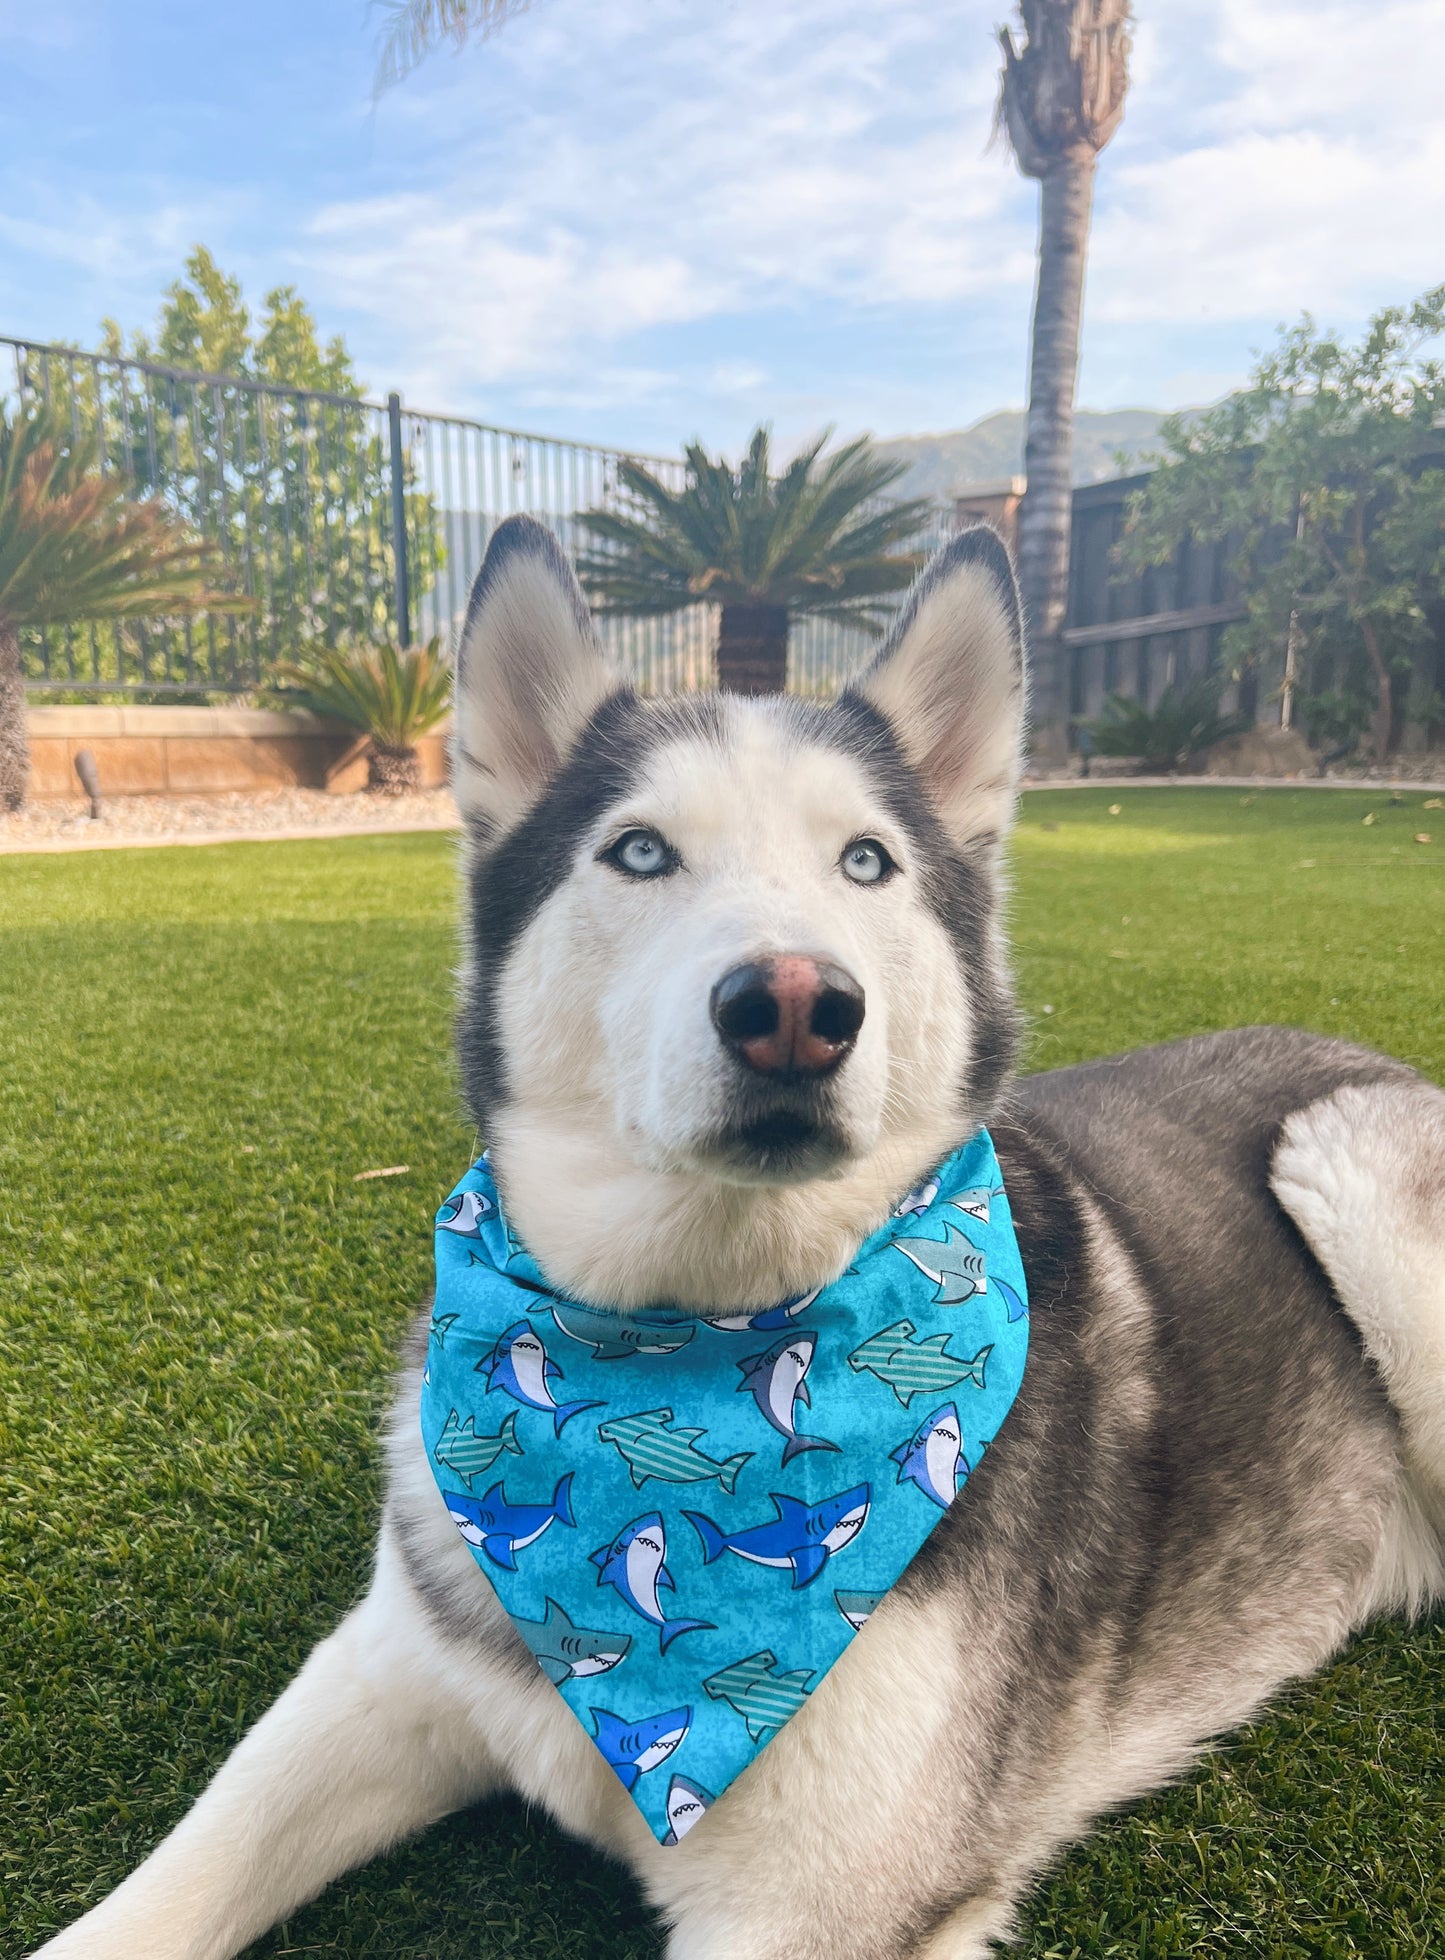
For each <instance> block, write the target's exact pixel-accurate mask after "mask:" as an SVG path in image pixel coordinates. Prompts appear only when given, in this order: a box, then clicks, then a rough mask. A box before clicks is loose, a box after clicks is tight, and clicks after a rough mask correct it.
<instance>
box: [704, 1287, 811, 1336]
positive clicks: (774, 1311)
mask: <svg viewBox="0 0 1445 1960" xmlns="http://www.w3.org/2000/svg"><path fill="white" fill-rule="evenodd" d="M822 1290H823V1289H822V1287H821V1286H815V1287H814V1288H813V1290H812V1292H811V1293H795V1294H794V1295H793V1297H792V1299H790V1300H781V1301H779V1303H778V1305H777V1306H775V1307H764V1308H763V1309H762V1311H761V1312H760V1313H733V1314H724V1315H722V1316H721V1317H719V1318H716V1319H714V1318H712V1317H710V1316H707V1315H704V1319H705V1320H706V1322H707V1325H708V1326H709V1327H715V1328H717V1330H718V1332H719V1333H720V1334H776V1333H779V1332H780V1331H781V1330H782V1329H783V1328H785V1327H786V1326H787V1324H788V1322H789V1321H790V1320H796V1319H797V1317H798V1315H799V1314H800V1313H806V1312H807V1310H808V1308H809V1307H811V1306H812V1304H813V1302H814V1301H815V1300H816V1299H817V1297H818V1295H819V1294H820V1293H821V1292H822Z"/></svg>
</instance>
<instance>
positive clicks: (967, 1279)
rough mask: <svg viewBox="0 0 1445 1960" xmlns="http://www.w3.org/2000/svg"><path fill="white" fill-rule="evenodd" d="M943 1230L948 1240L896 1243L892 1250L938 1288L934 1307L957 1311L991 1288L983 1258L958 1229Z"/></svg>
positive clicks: (907, 1240)
mask: <svg viewBox="0 0 1445 1960" xmlns="http://www.w3.org/2000/svg"><path fill="white" fill-rule="evenodd" d="M943 1229H944V1231H945V1233H946V1234H947V1237H946V1238H942V1239H895V1240H894V1241H893V1246H894V1250H895V1251H897V1252H901V1253H902V1254H903V1256H904V1258H905V1259H911V1260H912V1261H913V1264H914V1265H915V1266H916V1267H917V1268H918V1270H919V1272H920V1273H922V1274H923V1275H924V1277H925V1278H927V1279H931V1280H932V1281H933V1283H934V1285H935V1286H936V1287H937V1288H938V1291H937V1292H936V1293H935V1294H934V1296H933V1303H934V1305H935V1306H939V1307H956V1306H958V1305H959V1304H960V1302H961V1301H964V1300H971V1299H972V1298H973V1296H974V1294H975V1293H982V1292H983V1290H984V1288H985V1287H986V1286H987V1285H988V1276H987V1274H986V1272H985V1270H984V1263H983V1254H982V1253H981V1252H980V1251H979V1249H978V1247H977V1246H976V1245H975V1244H974V1243H973V1241H972V1240H971V1239H969V1238H966V1237H965V1236H964V1234H963V1233H962V1232H961V1231H960V1230H959V1228H958V1226H957V1225H945V1226H944V1228H943Z"/></svg>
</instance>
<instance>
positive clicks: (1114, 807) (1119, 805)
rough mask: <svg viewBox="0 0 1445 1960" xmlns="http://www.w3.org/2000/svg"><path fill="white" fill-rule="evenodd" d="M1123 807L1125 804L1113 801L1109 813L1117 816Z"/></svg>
mask: <svg viewBox="0 0 1445 1960" xmlns="http://www.w3.org/2000/svg"><path fill="white" fill-rule="evenodd" d="M1123 807H1124V806H1123V804H1122V803H1111V804H1110V805H1109V815H1110V816H1111V817H1117V816H1118V814H1119V812H1120V811H1121V810H1122V809H1123Z"/></svg>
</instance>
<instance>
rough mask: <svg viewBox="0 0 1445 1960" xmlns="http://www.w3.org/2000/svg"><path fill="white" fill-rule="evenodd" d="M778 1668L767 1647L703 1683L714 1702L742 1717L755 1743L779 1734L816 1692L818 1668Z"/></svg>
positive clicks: (735, 1662) (710, 1676) (730, 1665)
mask: <svg viewBox="0 0 1445 1960" xmlns="http://www.w3.org/2000/svg"><path fill="white" fill-rule="evenodd" d="M777 1665H778V1662H777V1656H776V1655H775V1654H771V1653H769V1652H768V1650H767V1648H766V1647H765V1648H764V1649H763V1650H762V1652H761V1653H757V1654H749V1655H748V1657H747V1659H746V1660H741V1661H732V1662H730V1663H729V1664H728V1666H726V1667H724V1668H721V1669H720V1670H719V1671H718V1672H717V1673H716V1674H710V1675H709V1676H708V1677H707V1679H706V1680H705V1681H704V1682H703V1684H702V1685H703V1687H704V1688H705V1689H706V1690H707V1692H708V1693H709V1694H710V1695H711V1696H712V1698H713V1700H714V1701H725V1702H726V1703H727V1705H728V1707H729V1708H731V1709H732V1711H733V1713H734V1714H735V1715H741V1716H742V1718H743V1720H744V1721H745V1722H746V1723H747V1725H748V1734H749V1735H750V1736H751V1737H752V1739H753V1741H754V1742H763V1741H765V1740H766V1739H767V1738H768V1737H769V1736H773V1735H776V1734H777V1732H778V1730H779V1729H780V1728H781V1727H782V1726H783V1724H784V1722H787V1721H790V1720H791V1719H792V1717H793V1716H794V1715H796V1714H797V1712H798V1710H799V1709H800V1708H801V1707H802V1705H803V1703H804V1701H805V1700H806V1699H807V1697H808V1696H809V1694H811V1692H812V1689H811V1686H810V1683H811V1682H812V1679H813V1676H814V1674H815V1673H816V1672H817V1670H816V1669H815V1668H809V1667H795V1668H793V1669H792V1671H791V1672H790V1673H786V1674H778V1673H776V1672H775V1669H776V1668H777Z"/></svg>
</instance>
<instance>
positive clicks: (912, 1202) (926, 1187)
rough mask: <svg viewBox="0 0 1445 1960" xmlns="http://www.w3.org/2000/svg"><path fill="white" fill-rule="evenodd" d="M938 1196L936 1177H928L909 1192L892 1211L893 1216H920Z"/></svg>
mask: <svg viewBox="0 0 1445 1960" xmlns="http://www.w3.org/2000/svg"><path fill="white" fill-rule="evenodd" d="M937 1196H938V1179H937V1178H936V1177H930V1178H929V1179H928V1180H927V1181H926V1182H925V1183H923V1184H920V1185H918V1186H917V1188H916V1189H915V1190H912V1191H910V1192H909V1194H908V1196H907V1197H906V1198H905V1199H904V1200H903V1202H902V1203H901V1204H900V1205H898V1206H896V1207H895V1209H894V1212H893V1216H894V1217H895V1218H908V1217H914V1218H917V1217H921V1216H922V1214H923V1213H924V1212H925V1211H927V1209H928V1207H929V1206H930V1205H931V1204H932V1203H933V1201H934V1199H935V1198H936V1197H937Z"/></svg>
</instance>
